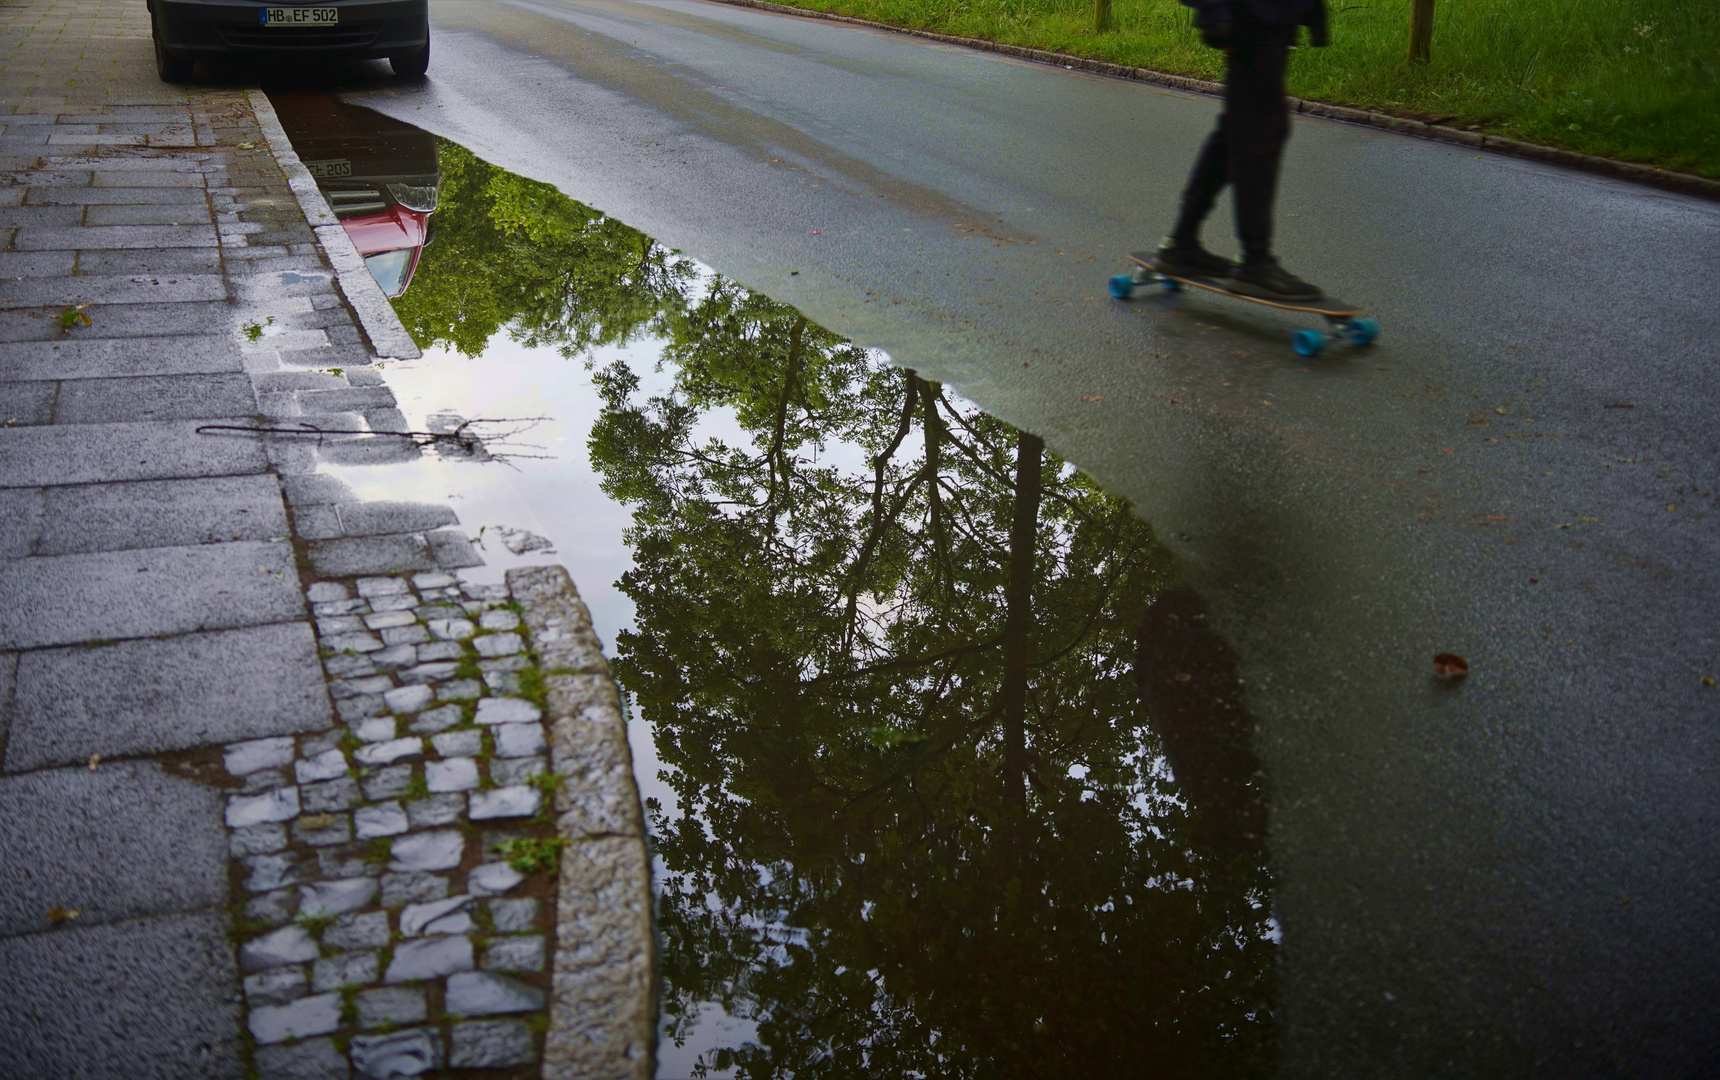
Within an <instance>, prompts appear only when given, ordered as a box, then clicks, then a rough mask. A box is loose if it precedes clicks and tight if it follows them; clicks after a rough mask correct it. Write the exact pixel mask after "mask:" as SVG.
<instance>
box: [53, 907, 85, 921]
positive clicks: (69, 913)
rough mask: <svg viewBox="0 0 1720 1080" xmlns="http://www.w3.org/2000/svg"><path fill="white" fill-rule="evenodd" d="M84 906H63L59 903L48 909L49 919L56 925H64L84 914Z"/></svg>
mask: <svg viewBox="0 0 1720 1080" xmlns="http://www.w3.org/2000/svg"><path fill="white" fill-rule="evenodd" d="M83 913H84V912H83V909H82V908H63V907H61V906H60V905H58V904H55V905H54V906H53V907H51V908H49V909H48V921H49V922H51V923H53V924H54V925H55V926H63V925H65V924H66V923H69V922H71V921H72V920H73V919H75V918H77V917H78V916H79V915H82V914H83Z"/></svg>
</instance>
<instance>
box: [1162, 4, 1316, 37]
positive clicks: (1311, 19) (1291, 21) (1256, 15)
mask: <svg viewBox="0 0 1720 1080" xmlns="http://www.w3.org/2000/svg"><path fill="white" fill-rule="evenodd" d="M1182 2H1183V3H1184V4H1185V5H1187V6H1189V7H1191V8H1194V9H1195V11H1196V15H1195V17H1194V24H1195V25H1196V26H1201V27H1206V26H1220V25H1222V24H1224V23H1234V22H1236V21H1237V19H1238V17H1240V18H1242V19H1252V21H1254V22H1261V23H1265V24H1266V25H1268V26H1306V27H1307V28H1308V40H1309V42H1310V43H1311V44H1314V45H1324V44H1326V40H1327V39H1326V0H1182ZM1238 9H1241V11H1240V16H1239V12H1238Z"/></svg>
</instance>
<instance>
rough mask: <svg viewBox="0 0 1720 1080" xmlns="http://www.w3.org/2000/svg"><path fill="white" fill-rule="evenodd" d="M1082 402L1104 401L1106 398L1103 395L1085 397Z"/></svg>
mask: <svg viewBox="0 0 1720 1080" xmlns="http://www.w3.org/2000/svg"><path fill="white" fill-rule="evenodd" d="M1081 400H1082V401H1104V400H1105V396H1104V395H1103V394H1101V395H1099V396H1098V397H1084V398H1082V399H1081Z"/></svg>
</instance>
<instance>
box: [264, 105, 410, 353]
mask: <svg viewBox="0 0 1720 1080" xmlns="http://www.w3.org/2000/svg"><path fill="white" fill-rule="evenodd" d="M245 97H246V100H247V101H249V102H250V105H251V111H252V112H254V113H255V114H256V116H257V124H258V125H259V126H260V127H261V128H262V129H263V138H265V139H267V140H268V142H269V150H270V152H271V153H273V154H274V156H275V162H276V164H278V165H280V167H281V171H282V172H284V173H286V174H287V186H288V187H290V188H292V191H293V194H294V195H295V196H296V197H297V198H298V200H299V208H300V209H301V210H303V211H304V214H305V219H306V220H307V221H308V222H310V226H311V230H312V231H313V232H315V233H316V237H317V243H319V244H321V245H322V248H323V250H324V251H325V252H327V253H328V259H329V263H330V265H332V266H333V267H334V272H335V278H336V280H337V281H338V282H339V284H340V291H341V294H342V295H344V296H345V297H346V302H347V304H348V306H350V307H351V308H352V311H353V314H354V315H356V316H358V322H359V325H360V326H362V327H363V328H364V333H365V335H366V336H367V337H369V338H370V346H371V351H372V352H374V353H375V354H376V355H377V356H378V357H381V358H384V359H394V360H416V359H418V358H419V357H420V356H422V355H423V353H422V352H420V351H419V349H418V343H417V342H416V341H413V340H412V335H411V334H409V333H407V332H406V327H405V325H404V324H402V323H401V321H400V316H398V315H396V314H395V313H394V305H393V304H391V303H389V302H388V297H387V296H385V295H383V292H382V286H380V285H378V284H377V283H376V279H375V278H373V277H371V276H370V271H369V270H368V269H367V268H366V267H365V265H364V256H362V255H360V254H359V253H358V248H357V247H355V246H354V245H353V242H352V237H350V236H348V235H347V234H346V229H344V228H342V227H341V224H340V219H339V218H336V217H335V216H334V211H333V210H332V209H330V208H329V205H328V201H327V200H326V199H324V198H323V195H322V192H321V191H320V190H319V189H318V188H317V182H316V178H315V177H313V176H311V173H310V170H309V169H307V168H305V165H304V162H302V161H300V160H299V155H298V153H297V152H295V151H294V150H293V144H292V141H291V140H290V139H288V138H287V130H286V128H284V127H282V126H281V118H280V117H279V116H277V115H275V107H274V105H273V104H271V103H270V101H269V95H268V94H266V93H264V92H263V91H262V90H259V89H256V88H254V87H253V88H251V89H248V90H246V91H245Z"/></svg>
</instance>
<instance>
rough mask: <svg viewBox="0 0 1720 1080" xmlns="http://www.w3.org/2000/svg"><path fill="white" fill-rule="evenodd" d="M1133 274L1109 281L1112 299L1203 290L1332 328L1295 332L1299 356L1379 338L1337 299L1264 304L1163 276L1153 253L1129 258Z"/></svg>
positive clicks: (1218, 287)
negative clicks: (1156, 290) (1316, 318)
mask: <svg viewBox="0 0 1720 1080" xmlns="http://www.w3.org/2000/svg"><path fill="white" fill-rule="evenodd" d="M1129 259H1130V261H1132V262H1133V263H1134V264H1135V266H1136V270H1135V272H1134V273H1132V274H1117V275H1115V276H1114V277H1112V278H1111V282H1110V287H1111V295H1112V296H1115V297H1117V298H1118V299H1120V300H1126V299H1128V298H1129V297H1130V296H1133V295H1134V293H1135V291H1136V290H1137V289H1141V288H1146V287H1149V286H1152V285H1158V286H1160V287H1162V288H1163V289H1165V290H1166V291H1167V292H1177V291H1180V290H1181V289H1182V288H1183V287H1184V286H1190V287H1193V288H1196V289H1205V290H1206V291H1207V292H1215V293H1218V294H1220V295H1221V296H1230V297H1235V298H1236V299H1238V300H1246V301H1248V302H1249V303H1250V304H1259V305H1261V306H1262V307H1269V308H1277V309H1278V310H1280V311H1299V312H1305V313H1307V314H1310V315H1320V316H1323V317H1324V318H1325V319H1326V321H1327V322H1328V323H1329V324H1331V329H1330V330H1298V331H1296V333H1295V334H1293V335H1292V336H1291V339H1290V344H1291V347H1292V348H1294V349H1295V350H1296V351H1297V352H1298V353H1299V354H1301V355H1303V356H1313V355H1314V354H1315V353H1318V352H1319V351H1320V350H1321V349H1323V348H1325V347H1326V344H1327V343H1328V342H1330V341H1346V342H1348V343H1350V344H1351V345H1357V346H1360V345H1367V344H1369V343H1371V342H1372V341H1373V340H1374V338H1376V337H1378V336H1379V332H1380V324H1379V323H1378V322H1376V321H1374V320H1373V319H1365V318H1361V317H1360V316H1361V314H1362V309H1361V308H1359V307H1357V306H1356V305H1354V304H1347V303H1345V302H1344V301H1342V300H1339V299H1337V298H1336V297H1331V296H1322V297H1320V298H1319V299H1318V300H1296V301H1284V300H1266V299H1262V298H1261V297H1258V296H1248V295H1246V294H1244V293H1238V292H1231V291H1230V290H1229V289H1227V288H1225V286H1224V282H1223V281H1221V280H1220V279H1218V278H1209V277H1197V276H1189V275H1185V274H1173V273H1168V272H1166V271H1165V270H1164V269H1163V268H1162V267H1160V266H1159V265H1158V264H1157V261H1156V259H1155V257H1154V254H1153V252H1150V251H1136V252H1131V253H1130V255H1129Z"/></svg>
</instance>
